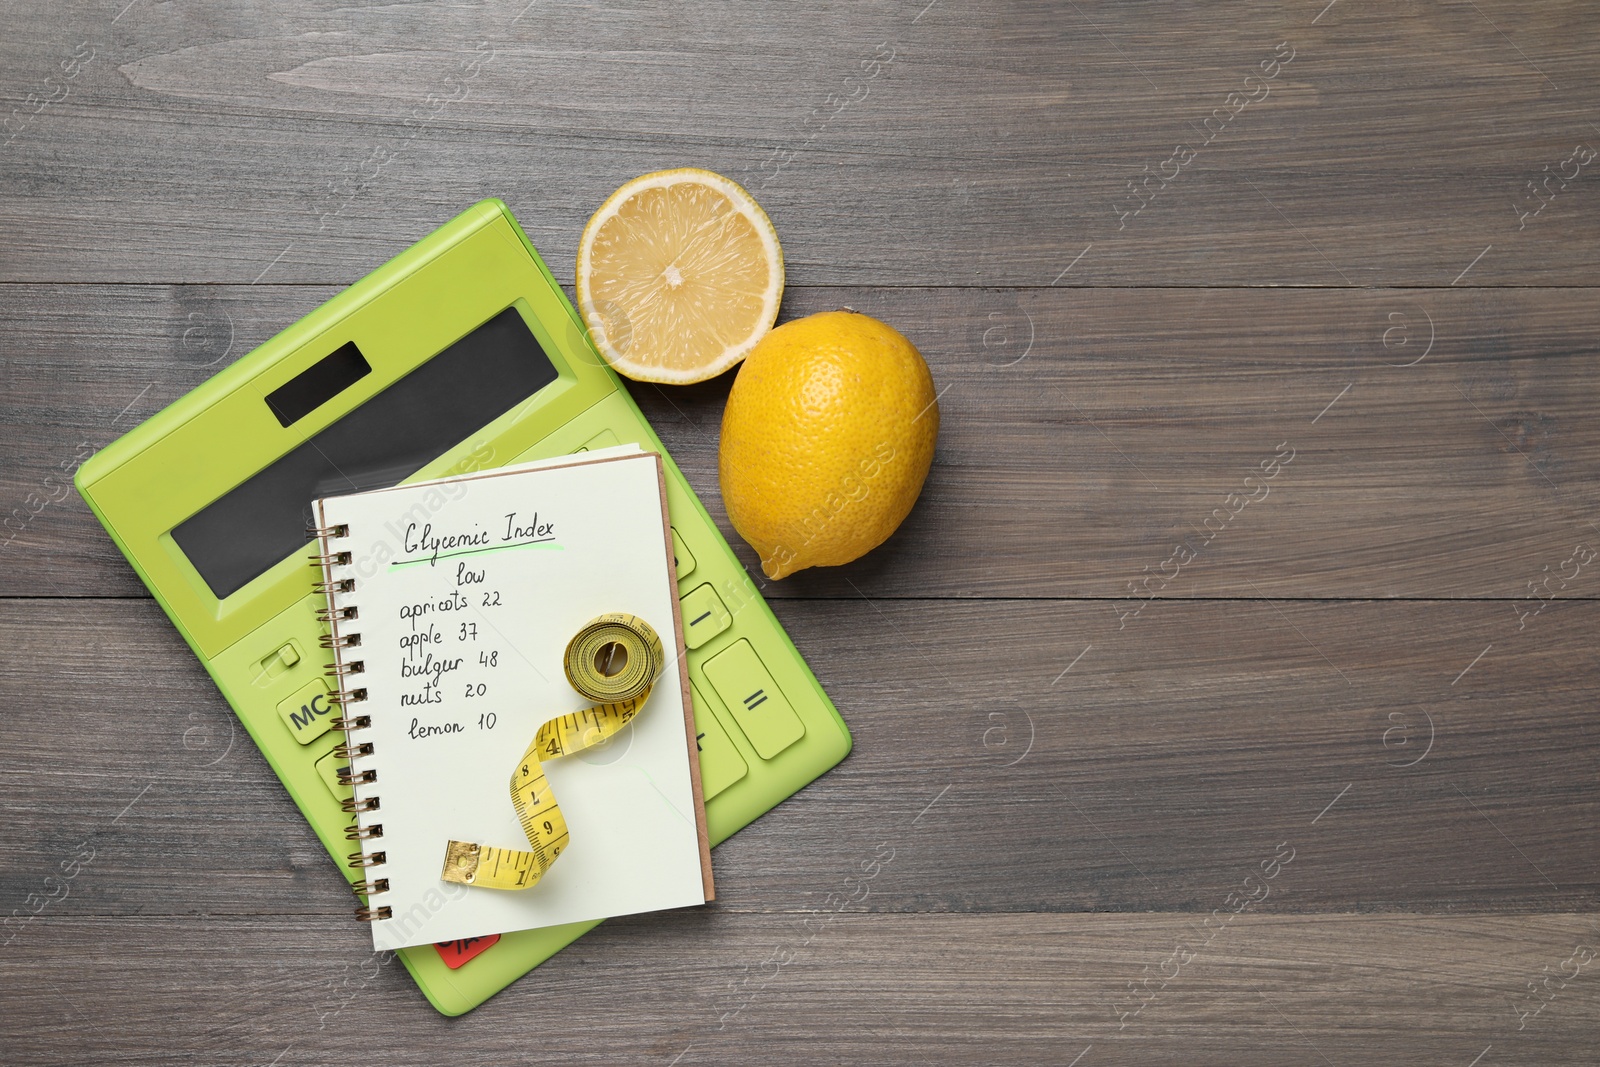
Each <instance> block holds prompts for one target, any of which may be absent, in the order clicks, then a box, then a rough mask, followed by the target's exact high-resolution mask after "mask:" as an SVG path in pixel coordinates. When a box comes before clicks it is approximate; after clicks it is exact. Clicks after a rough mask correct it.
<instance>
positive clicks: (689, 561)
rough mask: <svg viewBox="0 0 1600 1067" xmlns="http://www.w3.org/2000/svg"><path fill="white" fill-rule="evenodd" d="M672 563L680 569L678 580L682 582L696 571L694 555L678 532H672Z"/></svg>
mask: <svg viewBox="0 0 1600 1067" xmlns="http://www.w3.org/2000/svg"><path fill="white" fill-rule="evenodd" d="M672 562H673V565H674V566H676V567H677V568H678V580H679V581H682V580H683V579H684V578H685V577H687V576H688V575H689V573H690V572H691V571H693V570H694V553H693V552H690V551H689V546H688V545H686V544H684V543H683V538H681V537H679V536H678V531H677V530H675V529H674V530H673V531H672Z"/></svg>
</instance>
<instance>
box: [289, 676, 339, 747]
mask: <svg viewBox="0 0 1600 1067" xmlns="http://www.w3.org/2000/svg"><path fill="white" fill-rule="evenodd" d="M333 710H334V709H333V705H332V704H330V703H328V686H327V683H325V682H323V681H322V680H321V679H320V678H319V679H317V680H315V681H312V682H308V683H307V684H306V685H304V686H302V687H301V689H300V691H299V692H297V693H295V695H294V696H292V697H290V698H289V699H288V700H285V701H284V702H283V703H281V704H279V705H278V715H279V716H280V717H281V718H282V719H283V724H284V725H285V726H287V727H288V728H289V732H290V733H292V734H294V739H295V740H296V741H298V742H300V743H301V744H302V745H309V744H310V743H311V742H313V741H315V740H316V739H317V738H319V737H321V736H322V735H323V734H325V733H327V732H328V723H329V722H331V721H332V720H333V719H334V718H336V717H337V716H335V715H334V713H333Z"/></svg>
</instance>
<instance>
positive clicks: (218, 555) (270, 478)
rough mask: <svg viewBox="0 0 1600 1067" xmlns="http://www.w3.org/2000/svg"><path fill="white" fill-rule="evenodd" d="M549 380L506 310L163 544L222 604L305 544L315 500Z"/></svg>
mask: <svg viewBox="0 0 1600 1067" xmlns="http://www.w3.org/2000/svg"><path fill="white" fill-rule="evenodd" d="M346 347H349V346H346ZM341 351H342V350H341ZM358 358H359V357H358ZM556 377H557V374H556V368H555V365H554V364H552V363H551V362H550V357H549V356H547V355H546V354H545V352H544V349H543V348H542V347H541V346H540V345H539V342H538V339H537V338H535V337H534V336H533V333H532V332H531V331H530V330H529V329H528V326H527V323H525V322H524V321H523V319H522V316H521V315H520V314H519V313H518V312H517V310H516V308H507V309H506V310H504V311H502V312H500V314H498V315H496V316H495V317H494V318H492V319H490V320H489V321H488V322H486V323H484V324H483V325H482V326H479V327H478V328H477V329H476V330H473V331H472V332H471V333H469V334H467V335H466V336H465V337H463V338H461V340H459V341H457V342H455V343H454V344H452V345H451V346H450V347H448V348H446V349H445V350H444V351H442V352H440V353H439V354H438V355H436V356H434V357H433V358H432V359H430V360H428V361H427V362H426V363H423V364H422V365H421V366H419V367H417V368H416V369H415V370H413V371H411V372H410V373H409V374H407V375H406V376H405V377H404V378H401V379H400V380H399V381H397V382H395V383H394V384H392V385H390V386H388V387H387V388H386V389H384V390H383V391H382V392H381V393H378V394H377V395H376V396H374V397H372V398H371V399H369V400H368V401H367V402H366V403H364V404H362V405H361V406H360V407H358V408H356V409H355V410H353V411H351V412H350V413H349V414H347V415H345V416H344V417H343V418H341V419H339V420H338V421H337V422H334V423H333V424H332V425H330V426H327V427H325V428H324V429H321V430H319V431H317V432H316V433H315V434H313V435H311V436H310V437H306V436H305V435H303V434H302V435H300V436H299V438H298V440H299V441H300V443H299V444H298V445H297V446H296V447H295V448H293V449H291V450H290V451H289V452H288V453H287V454H286V455H284V456H283V457H282V458H281V459H279V460H278V461H277V462H275V463H273V464H272V465H271V466H269V467H267V468H266V469H265V470H262V471H258V472H257V473H256V474H254V475H253V476H251V478H250V479H249V480H248V481H246V482H244V483H243V484H241V485H238V486H235V487H234V488H233V489H231V490H229V491H228V492H227V493H226V494H225V495H223V496H222V497H221V498H220V499H218V500H216V501H215V502H213V503H211V504H209V505H207V506H206V507H205V508H204V509H203V510H201V511H199V512H197V513H196V514H194V515H192V516H190V517H189V518H187V519H185V520H184V521H183V522H182V523H180V524H179V525H178V526H177V527H175V528H174V529H173V531H172V537H173V540H175V541H177V543H178V547H180V548H182V549H183V552H184V554H185V555H187V556H188V557H189V562H191V563H193V564H194V568H195V570H197V571H199V572H200V576H201V577H202V578H204V579H205V581H206V584H207V585H208V586H210V587H211V591H212V593H214V594H215V595H216V596H217V598H218V599H219V600H220V599H222V598H223V597H226V596H228V595H229V594H231V593H234V592H236V591H237V590H238V589H240V588H241V587H243V586H244V585H245V584H246V583H248V582H249V581H251V580H252V579H254V578H256V577H257V576H259V575H261V574H263V573H265V572H266V571H267V569H268V568H270V567H271V566H272V565H273V564H275V563H277V562H278V561H279V560H282V559H284V558H285V557H286V556H289V555H291V554H293V553H294V552H296V551H299V550H300V549H301V548H303V547H304V546H305V545H306V543H307V542H308V541H309V540H310V538H309V537H308V536H307V534H306V530H307V528H308V527H310V526H312V525H314V523H313V520H312V511H311V502H312V501H313V500H315V499H316V498H318V497H323V496H338V495H341V494H344V493H355V492H361V491H363V490H367V489H382V488H385V487H387V486H391V485H395V484H396V483H398V482H399V481H401V480H402V479H404V478H406V477H407V476H409V475H411V474H414V473H416V471H418V470H420V469H421V468H422V467H424V466H426V465H427V464H428V463H430V462H432V461H433V460H435V459H437V458H438V457H439V456H441V455H443V454H444V453H445V452H447V451H449V450H450V449H451V448H453V447H455V446H456V445H458V444H460V443H461V442H463V441H465V440H466V439H467V438H469V437H471V436H472V434H473V433H474V432H476V431H477V430H479V429H480V428H482V427H483V426H484V425H486V424H488V423H489V422H491V421H493V420H494V419H496V418H498V417H499V416H501V415H504V414H505V413H506V412H507V411H510V410H511V409H512V408H513V407H515V406H516V405H517V404H520V403H521V402H522V401H524V400H526V399H527V398H528V397H530V396H532V395H533V394H534V393H537V392H538V391H539V390H540V389H542V388H544V387H545V386H546V385H549V384H550V383H551V382H553V381H555V380H556ZM274 395H276V394H274ZM329 399H332V398H331V397H329ZM274 413H275V414H277V410H276V409H274ZM280 421H281V417H280ZM284 432H285V433H293V432H294V431H293V430H292V428H291V429H286V430H285V431H284Z"/></svg>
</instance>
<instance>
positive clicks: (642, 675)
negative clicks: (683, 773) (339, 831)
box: [442, 613, 666, 889]
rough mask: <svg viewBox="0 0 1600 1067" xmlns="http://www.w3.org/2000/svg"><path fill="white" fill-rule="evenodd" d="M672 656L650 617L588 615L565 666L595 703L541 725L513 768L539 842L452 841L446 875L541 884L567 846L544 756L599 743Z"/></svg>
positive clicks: (521, 808)
mask: <svg viewBox="0 0 1600 1067" xmlns="http://www.w3.org/2000/svg"><path fill="white" fill-rule="evenodd" d="M665 663H666V660H665V656H664V654H663V653H662V651H661V638H660V637H658V636H656V632H655V630H653V629H651V628H650V624H649V623H647V622H645V621H644V620H643V619H641V618H638V617H637V616H633V615H624V614H621V613H615V614H610V615H602V616H600V617H599V618H597V619H592V620H590V621H589V622H588V623H585V624H584V627H583V629H581V630H579V631H578V634H577V636H576V637H574V638H573V639H572V640H571V641H570V642H569V643H568V644H567V654H566V658H565V660H564V662H563V666H564V667H565V668H566V672H567V681H568V682H570V683H572V688H574V689H576V690H577V691H578V692H579V693H581V694H583V695H584V696H585V697H587V698H588V699H590V700H593V701H596V703H595V704H594V706H593V707H589V708H585V709H584V710H582V711H577V712H573V713H572V714H570V715H562V716H559V717H557V718H554V719H551V720H550V721H549V722H547V723H545V724H544V725H543V726H541V727H539V732H538V733H537V734H535V735H534V738H533V743H532V744H530V745H529V746H528V750H527V751H526V752H524V753H523V754H522V760H521V761H520V762H519V763H518V765H517V769H516V770H515V771H513V772H512V774H511V803H512V805H513V806H514V807H515V808H516V809H517V819H518V821H520V822H521V823H522V832H523V833H525V834H527V835H528V842H529V844H531V845H532V846H533V848H532V849H531V850H529V851H521V850H518V849H511V848H498V847H495V846H493V845H478V844H473V843H472V842H470V841H451V842H450V843H449V844H448V845H447V846H446V848H445V857H444V874H443V875H442V877H443V878H444V880H445V881H447V882H456V883H458V884H460V885H475V886H480V887H482V888H485V889H527V888H529V887H530V886H534V885H537V884H538V883H539V879H541V878H543V877H544V874H545V872H546V871H548V870H549V869H550V865H551V864H553V863H555V861H556V857H557V856H559V855H561V851H562V849H564V848H566V847H567V820H566V819H565V818H563V817H562V815H561V808H560V806H559V805H558V804H557V803H556V798H555V795H554V794H553V793H552V792H551V790H550V783H549V781H548V780H547V779H546V778H545V775H544V768H543V767H542V766H540V761H541V760H546V759H554V758H555V757H557V756H565V755H567V754H568V753H571V752H581V751H582V750H584V749H586V748H589V747H590V746H592V745H598V744H599V743H600V742H602V741H604V740H606V738H608V737H611V736H612V735H613V734H615V733H617V732H618V731H619V730H621V729H622V728H623V727H624V726H626V725H628V723H630V722H632V721H633V717H634V716H635V715H637V714H638V713H639V709H640V708H642V707H643V706H644V702H645V700H646V699H648V698H649V696H650V690H651V688H652V687H653V686H654V685H655V684H656V679H658V678H660V677H661V670H662V667H663V666H665Z"/></svg>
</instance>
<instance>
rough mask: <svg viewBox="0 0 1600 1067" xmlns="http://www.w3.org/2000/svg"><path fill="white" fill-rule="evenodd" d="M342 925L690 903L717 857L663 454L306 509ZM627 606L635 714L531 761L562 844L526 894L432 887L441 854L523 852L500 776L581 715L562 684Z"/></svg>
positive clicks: (472, 927) (413, 931)
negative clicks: (599, 736) (335, 743)
mask: <svg viewBox="0 0 1600 1067" xmlns="http://www.w3.org/2000/svg"><path fill="white" fill-rule="evenodd" d="M315 507H316V516H317V526H318V527H319V534H320V538H321V549H322V555H321V556H320V557H319V558H320V559H321V561H322V565H323V567H324V569H325V574H324V578H325V588H326V590H327V594H328V611H327V616H328V619H329V623H330V629H331V634H330V642H331V643H332V644H333V646H334V650H335V657H336V659H335V666H334V668H333V669H334V671H335V672H336V673H337V676H338V679H339V692H338V693H337V694H335V698H336V699H337V700H338V701H339V704H340V715H341V718H340V720H339V723H338V725H339V726H341V727H343V728H344V729H345V732H346V739H345V744H344V746H343V747H342V748H341V749H340V750H339V751H341V752H342V753H344V754H346V755H348V756H349V757H350V765H349V768H348V770H347V771H345V772H344V773H343V775H342V777H344V778H347V779H348V780H349V781H350V782H351V784H352V785H353V789H354V797H353V798H352V799H351V800H350V801H347V802H346V806H347V807H348V808H350V809H351V810H352V811H353V813H354V822H353V824H352V826H351V828H350V830H349V831H348V833H349V835H350V836H351V837H352V840H356V841H358V845H353V846H352V847H353V848H354V847H358V848H359V851H357V852H354V853H352V855H351V857H350V863H351V866H352V868H354V869H355V873H354V877H355V878H357V879H358V880H359V881H358V884H357V889H358V892H364V895H365V896H366V899H367V903H366V907H364V908H362V909H360V910H359V911H358V915H360V917H362V918H363V919H366V920H368V921H370V922H371V924H372V940H373V945H374V947H375V948H377V949H398V948H405V947H408V946H412V945H421V944H427V943H429V942H443V941H454V940H458V939H463V938H471V937H482V936H488V935H491V934H498V933H504V932H507V931H512V930H525V929H532V928H535V927H543V926H554V925H559V924H562V923H570V922H578V921H582V920H593V919H601V918H607V917H611V916H616V915H629V914H635V913H638V912H647V911H658V910H662V909H666V908H679V907H686V906H690V905H696V904H703V903H705V902H706V901H708V900H710V899H711V898H712V896H713V889H712V880H711V859H710V850H709V844H708V840H707V836H706V829H705V826H706V823H705V807H704V803H703V800H702V796H701V790H700V779H699V762H698V760H697V759H696V758H695V756H694V753H695V726H694V717H693V709H692V706H691V704H690V698H689V684H688V680H687V678H686V677H685V676H684V674H683V672H682V670H681V668H682V664H683V637H682V620H681V617H680V614H679V607H678V597H677V595H676V577H675V572H674V564H673V554H672V547H671V535H670V528H669V526H668V524H667V506H666V497H665V489H664V483H663V480H662V472H661V458H660V457H659V456H658V455H656V454H655V453H652V452H642V451H640V450H639V449H638V448H637V447H636V446H623V447H621V448H613V449H606V450H603V451H597V452H589V453H580V454H579V455H577V456H568V457H563V458H561V459H559V460H553V461H545V462H541V463H532V464H524V465H522V466H518V467H506V468H500V469H497V470H491V471H484V472H481V473H477V474H472V475H467V476H464V477H458V478H448V479H442V480H438V481H431V482H417V483H412V484H409V485H401V486H395V487H393V488H390V489H383V490H378V491H375V492H366V493H355V494H352V495H348V496H330V497H324V498H323V499H320V500H318V501H317V502H316V505H315ZM608 612H625V613H629V614H632V615H635V616H637V617H638V618H640V619H642V620H644V621H645V622H646V623H648V624H649V625H650V627H652V628H653V629H654V630H655V631H656V633H657V634H658V635H659V636H660V638H661V641H662V645H663V647H664V650H665V655H664V657H663V659H664V660H665V666H664V668H663V671H662V675H661V677H660V679H659V680H658V681H657V683H656V685H655V686H654V688H653V689H652V690H651V693H650V695H649V697H648V698H647V699H646V701H645V703H644V706H643V707H642V708H641V710H640V711H639V712H638V714H637V716H636V717H635V718H634V719H633V720H632V721H631V722H630V723H629V724H628V725H627V726H626V727H625V728H623V729H622V731H621V732H620V733H618V734H616V735H615V736H614V737H612V738H611V739H610V740H608V741H607V742H605V743H604V744H603V745H600V746H598V747H595V748H590V749H587V750H584V751H581V752H576V753H573V754H571V755H567V756H563V757H561V758H558V759H551V760H549V761H548V762H546V763H545V764H544V770H545V773H546V775H547V776H548V779H549V786H550V788H551V789H552V790H553V791H554V794H555V796H556V798H557V800H558V802H559V803H560V806H561V812H562V814H563V815H564V816H565V818H566V820H567V825H568V829H569V831H570V839H569V840H568V842H567V844H566V845H565V848H564V851H562V852H561V853H560V855H559V857H558V859H557V860H556V862H555V863H554V864H553V865H552V866H551V867H550V869H549V871H548V873H546V874H545V876H544V878H543V879H542V880H541V881H539V882H538V884H536V885H534V886H532V887H531V888H529V889H523V890H513V891H507V890H499V889H490V888H484V887H481V886H464V885H458V884H454V883H452V882H446V881H444V880H443V879H442V878H441V871H442V867H443V862H444V858H445V849H446V845H447V842H449V841H451V840H453V839H455V840H461V841H472V842H484V843H486V844H488V845H492V846H497V847H503V848H510V849H527V848H528V847H529V844H528V839H527V837H526V835H525V834H524V833H523V829H522V827H521V825H519V823H518V820H517V814H516V811H515V810H514V808H513V805H512V801H511V798H510V795H509V791H508V782H509V780H510V777H511V774H512V772H513V770H514V769H515V768H516V766H517V765H518V761H519V760H520V759H521V757H522V755H523V752H524V750H525V748H526V747H527V745H528V744H529V742H530V741H531V740H532V739H533V737H534V734H535V732H536V731H537V730H538V728H539V726H540V725H541V724H543V723H544V722H546V721H547V720H549V719H551V718H553V717H555V716H558V715H563V714H567V713H572V712H578V711H580V710H582V709H583V708H586V707H588V706H589V705H590V704H591V703H593V702H592V701H590V700H587V699H585V698H584V697H583V696H581V695H580V694H579V693H577V692H576V691H575V690H574V689H573V688H572V686H571V685H570V684H569V682H568V680H567V677H566V675H565V673H564V670H563V654H564V652H565V649H566V646H567V644H568V642H569V640H570V639H571V638H572V637H573V635H574V634H575V633H577V632H578V630H579V629H580V628H581V627H582V626H583V625H584V624H585V623H586V622H587V621H588V620H590V619H593V618H595V617H596V616H600V615H603V614H606V613H608Z"/></svg>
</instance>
